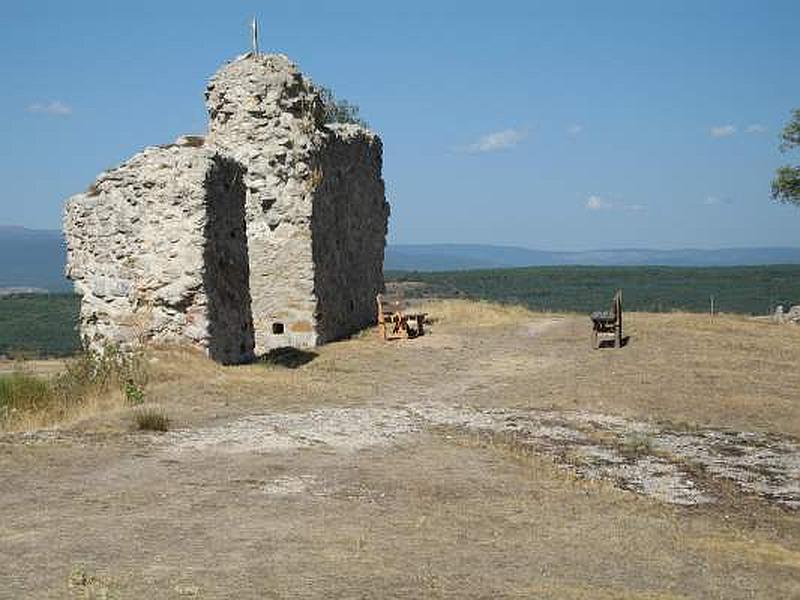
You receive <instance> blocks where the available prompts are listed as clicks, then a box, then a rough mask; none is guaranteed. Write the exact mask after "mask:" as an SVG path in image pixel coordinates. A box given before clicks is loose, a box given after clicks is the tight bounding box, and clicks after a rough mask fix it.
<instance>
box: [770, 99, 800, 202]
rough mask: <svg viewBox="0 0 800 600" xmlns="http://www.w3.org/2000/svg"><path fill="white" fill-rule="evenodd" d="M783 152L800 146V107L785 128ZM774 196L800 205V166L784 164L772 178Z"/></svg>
mask: <svg viewBox="0 0 800 600" xmlns="http://www.w3.org/2000/svg"><path fill="white" fill-rule="evenodd" d="M781 139H782V140H783V141H782V142H781V152H787V151H789V150H792V149H794V148H797V147H799V146H800V108H796V109H795V110H794V112H793V113H792V120H791V121H789V123H788V124H787V125H786V127H784V128H783V133H782V134H781ZM772 197H773V198H774V199H775V200H778V201H780V202H786V203H789V204H796V205H798V206H800V166H795V167H792V166H788V165H787V166H783V167H780V168H779V169H778V170H777V171H776V173H775V179H773V180H772Z"/></svg>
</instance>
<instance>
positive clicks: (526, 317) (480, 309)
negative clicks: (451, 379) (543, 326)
mask: <svg viewBox="0 0 800 600" xmlns="http://www.w3.org/2000/svg"><path fill="white" fill-rule="evenodd" d="M414 312H425V313H428V316H429V318H430V319H431V320H432V321H433V323H435V324H443V325H457V326H467V327H496V326H500V325H513V324H518V323H521V322H526V321H531V320H533V319H541V318H542V317H543V313H534V312H532V311H530V310H528V309H527V308H525V307H524V306H518V305H512V304H495V303H491V302H483V301H473V300H432V301H428V302H425V303H424V304H421V305H420V306H418V307H415V309H414Z"/></svg>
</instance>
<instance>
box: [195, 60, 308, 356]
mask: <svg viewBox="0 0 800 600" xmlns="http://www.w3.org/2000/svg"><path fill="white" fill-rule="evenodd" d="M206 104H207V107H208V112H209V135H208V143H209V144H210V145H213V146H215V147H217V148H219V149H220V151H221V152H224V153H226V154H227V155H229V156H232V157H233V158H235V159H236V160H238V161H240V162H241V163H242V164H243V165H245V167H246V168H247V174H246V176H245V182H246V185H247V203H246V206H247V235H248V246H249V255H250V295H251V298H252V307H253V323H254V326H255V334H256V348H257V350H258V351H259V352H262V351H265V350H268V349H270V348H275V347H279V346H297V347H304V346H314V345H316V343H317V335H316V316H315V315H316V299H315V296H314V265H313V258H312V254H311V226H310V221H311V211H312V203H311V195H310V191H311V190H310V189H309V175H310V172H309V167H308V162H309V156H310V152H311V149H312V147H313V144H314V142H313V139H312V138H313V134H314V132H315V131H316V129H317V119H321V114H322V113H321V105H320V104H319V99H318V97H317V95H316V93H315V91H314V90H313V89H312V87H311V86H310V84H309V83H308V82H307V81H306V80H305V79H304V78H303V76H302V75H301V74H300V72H299V71H298V70H297V68H296V67H295V66H294V65H293V64H292V63H291V62H290V61H289V60H288V59H287V58H286V57H285V56H250V57H247V58H242V59H239V60H236V61H234V62H232V63H230V64H228V65H226V66H225V67H223V68H222V69H220V71H219V72H217V74H216V75H215V76H214V77H213V78H212V80H211V82H210V83H209V85H208V88H207V90H206Z"/></svg>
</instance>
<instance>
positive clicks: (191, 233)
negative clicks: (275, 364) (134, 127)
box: [65, 138, 253, 363]
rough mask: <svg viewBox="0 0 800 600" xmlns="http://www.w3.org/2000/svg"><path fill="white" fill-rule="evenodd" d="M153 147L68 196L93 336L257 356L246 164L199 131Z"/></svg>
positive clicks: (72, 246)
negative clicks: (208, 143)
mask: <svg viewBox="0 0 800 600" xmlns="http://www.w3.org/2000/svg"><path fill="white" fill-rule="evenodd" d="M179 142H180V143H179V144H176V145H172V146H168V147H158V148H148V149H146V150H144V151H143V152H141V153H139V154H137V155H135V156H134V157H133V158H131V159H130V160H129V161H127V162H126V163H124V164H123V165H121V166H120V167H118V168H116V169H113V170H111V171H108V172H106V173H103V174H102V175H101V176H100V177H99V178H98V179H97V181H96V182H95V183H94V184H93V185H92V186H91V187H90V189H89V191H87V192H86V193H84V194H79V195H77V196H74V197H72V198H71V199H70V200H69V201H68V203H67V209H66V216H65V233H66V237H67V274H68V276H69V277H70V278H71V279H72V280H73V281H74V282H75V285H76V289H77V291H78V292H79V293H80V294H82V296H83V299H82V303H81V335H82V337H83V338H84V339H85V340H86V342H87V343H88V345H89V346H90V347H91V348H94V349H101V348H102V347H103V346H104V345H106V344H109V343H111V344H121V345H122V346H130V345H134V344H139V343H144V342H156V343H170V344H171V343H179V344H190V345H192V346H195V347H198V348H201V349H203V350H205V351H206V352H208V354H209V355H210V356H211V357H212V358H214V359H215V360H218V361H220V362H223V363H238V362H243V361H247V360H249V359H251V358H252V356H253V326H252V316H251V313H250V298H249V288H248V276H249V271H248V258H247V241H246V240H247V237H246V230H245V218H244V217H245V214H244V200H245V188H244V184H243V170H242V168H241V167H240V165H238V164H237V163H236V162H234V161H232V160H230V159H226V158H222V157H220V156H218V155H216V154H215V153H213V152H210V151H208V150H206V149H204V148H200V147H197V146H198V145H199V144H201V143H202V141H201V140H198V139H197V138H184V139H183V140H179Z"/></svg>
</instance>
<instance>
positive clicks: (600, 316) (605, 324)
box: [589, 290, 622, 349]
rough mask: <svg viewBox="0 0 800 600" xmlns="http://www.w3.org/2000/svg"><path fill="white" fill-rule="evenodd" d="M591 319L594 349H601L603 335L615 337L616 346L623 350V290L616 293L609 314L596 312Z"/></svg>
mask: <svg viewBox="0 0 800 600" xmlns="http://www.w3.org/2000/svg"><path fill="white" fill-rule="evenodd" d="M589 318H590V319H591V320H592V348H594V349H597V348H599V347H600V336H601V335H613V336H614V346H615V347H616V348H622V290H617V291H616V292H615V293H614V299H613V300H612V301H611V310H610V311H609V312H605V311H595V312H593V313H592V314H591V315H590V316H589Z"/></svg>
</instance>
